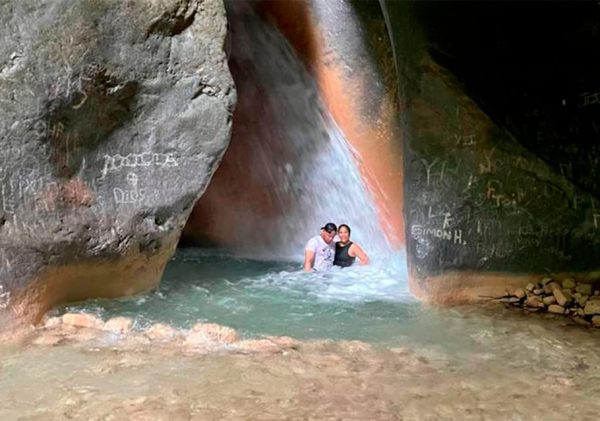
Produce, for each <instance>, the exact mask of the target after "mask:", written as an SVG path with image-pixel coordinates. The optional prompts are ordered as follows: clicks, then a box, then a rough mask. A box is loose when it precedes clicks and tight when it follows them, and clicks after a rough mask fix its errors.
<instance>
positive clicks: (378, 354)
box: [0, 308, 600, 420]
mask: <svg viewBox="0 0 600 421" xmlns="http://www.w3.org/2000/svg"><path fill="white" fill-rule="evenodd" d="M459 312H460V313H461V318H462V319H464V320H466V321H467V322H473V323H475V322H476V321H477V322H478V323H479V322H480V321H482V323H481V324H480V325H478V326H479V327H478V328H477V329H472V330H470V331H465V334H467V335H468V336H469V338H468V339H469V342H468V343H470V347H469V349H466V348H465V349H464V350H463V352H459V353H457V354H456V355H454V356H453V355H450V354H449V353H446V352H444V351H442V350H441V349H440V347H439V346H438V345H439V344H435V343H432V344H431V346H423V345H420V346H419V347H411V346H410V345H409V344H408V345H407V346H406V347H395V348H392V347H385V346H382V345H371V344H368V343H365V342H359V341H338V342H333V341H306V342H296V341H291V340H288V342H285V341H284V342H280V345H278V346H264V345H265V343H264V341H263V342H254V345H255V346H248V343H249V342H248V341H244V340H241V341H240V340H238V342H231V343H221V344H219V345H214V344H213V346H206V344H205V343H203V342H196V343H191V342H193V341H189V340H187V339H186V338H187V337H186V336H185V335H184V334H182V335H180V336H177V337H176V338H174V339H165V338H164V337H163V339H160V340H159V339H154V340H150V339H148V338H147V337H144V336H143V335H142V334H140V333H136V332H132V333H129V334H125V335H123V334H114V333H108V334H107V333H106V332H104V333H101V334H98V332H97V331H96V330H94V329H91V328H76V329H73V328H72V327H69V328H68V329H70V331H71V333H70V335H69V336H68V337H67V338H66V339H64V338H63V340H62V341H59V343H58V344H54V345H52V343H53V341H52V340H47V339H46V340H44V338H48V337H49V336H50V337H51V336H52V335H53V333H52V331H53V329H56V327H52V328H38V329H37V330H35V331H34V332H32V333H31V334H30V335H29V336H28V338H27V339H26V340H25V341H24V342H21V343H18V344H12V345H3V346H2V348H0V357H1V359H0V361H1V362H0V390H2V399H1V400H0V419H2V420H59V419H60V420H63V419H88V420H215V419H219V420H221V419H223V420H281V419H292V420H296V419H297V420H311V419H314V420H445V419H447V420H455V419H457V420H458V419H460V420H471V419H473V420H476V419H477V420H480V419H513V420H535V419H540V420H542V419H543V420H553V419H557V420H558V419H566V418H570V419H580V420H587V419H589V420H592V419H594V420H595V419H597V418H598V413H599V411H600V399H598V396H600V355H599V353H598V352H597V349H598V345H599V344H600V336H599V335H598V332H597V331H594V330H591V329H584V328H580V327H577V326H570V325H568V322H566V321H565V320H564V319H560V318H552V317H538V315H534V316H536V317H526V316H523V315H520V314H517V313H515V312H512V311H508V312H507V311H504V310H502V309H498V308H496V309H495V310H481V309H475V310H472V309H461V310H459ZM449 328H450V330H451V331H452V328H451V326H449ZM63 329H64V328H63ZM55 333H56V332H55ZM186 334H187V335H188V336H189V335H190V332H187V333H186ZM54 342H55V341H54ZM261 343H262V345H260V344H261ZM466 343H467V342H466ZM490 350H493V352H491V351H490Z"/></svg>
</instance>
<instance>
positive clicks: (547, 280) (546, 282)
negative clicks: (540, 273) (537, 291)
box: [540, 277, 553, 286]
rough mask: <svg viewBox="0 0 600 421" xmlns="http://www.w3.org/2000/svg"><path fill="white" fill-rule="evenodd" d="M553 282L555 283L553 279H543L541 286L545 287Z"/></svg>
mask: <svg viewBox="0 0 600 421" xmlns="http://www.w3.org/2000/svg"><path fill="white" fill-rule="evenodd" d="M552 281H553V279H552V278H549V277H546V278H543V279H542V280H541V281H540V283H541V284H542V286H543V285H546V284H548V283H550V282H552Z"/></svg>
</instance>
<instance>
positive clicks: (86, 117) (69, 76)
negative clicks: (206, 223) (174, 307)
mask: <svg viewBox="0 0 600 421" xmlns="http://www.w3.org/2000/svg"><path fill="white" fill-rule="evenodd" d="M0 21H1V25H0V40H1V41H0V328H2V327H3V326H6V325H7V324H8V323H9V322H10V318H9V317H8V316H9V314H10V315H16V316H17V317H23V316H27V317H29V318H31V319H36V318H38V317H41V315H42V314H43V313H44V312H45V311H46V310H47V309H48V308H49V307H51V306H52V305H54V304H57V303H59V302H61V301H64V300H69V299H82V298H86V297H89V296H108V297H111V296H119V295H124V294H131V293H134V292H138V291H140V290H144V289H148V288H150V287H152V286H154V285H155V284H156V283H157V282H158V280H159V278H160V275H161V273H162V270H163V268H164V264H165V262H166V260H167V259H168V258H169V257H170V255H171V253H172V251H173V248H174V247H175V245H176V242H177V240H178V237H179V234H180V231H181V229H182V226H183V224H184V223H185V221H186V219H187V216H188V214H189V212H190V211H191V209H192V206H193V204H194V202H195V201H196V199H197V198H198V197H199V196H200V195H201V194H202V193H203V191H204V190H205V188H206V186H207V183H208V181H209V179H210V177H211V176H212V174H213V172H214V170H215V169H216V166H217V164H218V162H219V161H220V159H221V156H222V154H223V152H224V150H225V148H226V147H227V144H228V141H229V136H230V128H231V114H232V109H233V106H234V102H235V90H234V86H233V82H232V79H231V77H230V73H229V70H228V68H227V64H226V58H225V53H224V51H223V42H224V38H225V33H226V18H225V11H224V7H223V4H222V2H221V1H218V0H205V1H196V0H168V1H161V2H155V1H150V0H134V1H129V2H120V1H103V2H97V1H92V0H77V1H37V0H36V1H33V0H24V1H6V2H2V4H0ZM121 263H122V266H120V267H118V270H117V269H116V267H117V266H118V265H119V264H121ZM111 267H115V269H114V273H110V268H111Z"/></svg>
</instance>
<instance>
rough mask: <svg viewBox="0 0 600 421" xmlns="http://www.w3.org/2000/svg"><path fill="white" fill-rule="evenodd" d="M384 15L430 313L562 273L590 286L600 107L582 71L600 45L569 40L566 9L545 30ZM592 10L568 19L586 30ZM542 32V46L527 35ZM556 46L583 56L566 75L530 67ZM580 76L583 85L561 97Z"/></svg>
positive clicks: (405, 13) (412, 239)
mask: <svg viewBox="0 0 600 421" xmlns="http://www.w3.org/2000/svg"><path fill="white" fill-rule="evenodd" d="M380 4H381V5H382V8H383V10H384V13H385V16H386V23H387V26H388V30H389V32H390V38H391V39H392V44H393V47H394V57H395V59H396V68H397V71H398V86H399V90H400V97H401V104H402V107H401V109H402V112H401V113H400V114H401V119H402V122H403V124H404V136H403V141H404V148H403V153H404V180H405V181H404V185H405V202H404V205H405V206H404V213H405V218H406V219H405V224H406V227H407V229H406V232H407V236H406V239H407V244H406V251H407V256H408V266H409V281H410V284H411V289H412V291H413V292H414V293H416V294H417V295H419V296H423V297H425V298H427V299H428V300H429V301H437V302H444V301H446V302H448V301H452V302H456V301H469V300H478V299H479V300H480V299H482V297H485V296H497V295H499V294H501V293H503V292H504V291H505V290H506V289H507V288H508V289H509V290H510V289H511V288H512V287H514V286H517V285H524V284H526V281H525V279H527V278H534V277H535V278H537V277H538V276H540V274H546V273H549V274H551V275H552V276H550V277H548V278H547V279H545V280H544V282H543V283H544V284H545V283H546V282H551V280H552V279H553V278H556V277H557V276H555V274H561V273H572V274H573V276H577V278H580V279H586V278H589V277H590V276H591V275H593V272H594V271H596V270H598V265H599V264H598V262H599V261H600V260H599V258H600V229H599V227H600V214H599V213H598V211H597V209H598V200H599V198H600V183H598V177H597V171H598V165H599V163H600V150H599V149H598V148H597V147H596V146H593V145H597V143H598V139H600V131H599V130H598V127H597V124H596V123H595V122H596V121H598V116H597V107H595V108H594V107H592V106H591V104H590V103H589V102H587V103H586V102H585V98H589V97H590V94H589V93H590V92H596V90H597V88H596V78H597V77H596V76H593V75H592V73H587V72H586V69H587V68H588V65H587V64H586V61H585V60H586V59H585V57H586V56H587V54H588V53H587V52H585V47H583V46H584V45H586V42H587V41H589V42H590V43H591V44H590V45H598V43H597V40H596V36H597V34H596V33H594V32H593V31H591V30H589V31H588V30H582V31H578V32H577V34H576V35H573V34H572V32H573V31H571V30H569V29H568V28H570V27H571V26H569V25H566V24H564V25H563V24H562V19H563V18H564V19H565V20H566V19H567V17H566V15H565V13H564V9H562V6H563V5H560V6H559V5H558V3H557V7H556V8H553V9H552V10H547V11H546V12H547V13H548V15H550V14H551V15H552V16H553V19H558V20H559V21H561V25H552V24H550V23H549V22H552V20H546V19H544V20H535V18H534V16H535V15H536V14H537V13H539V10H537V8H536V7H530V8H521V7H516V6H515V5H512V6H509V7H506V6H505V5H504V4H500V3H496V4H486V5H485V6H483V7H478V6H475V4H474V2H464V3H462V4H460V5H458V4H457V3H456V2H418V1H389V0H380ZM513 6H514V8H513ZM586 8H587V6H583V5H582V4H578V9H577V11H576V12H575V13H572V14H569V16H568V20H569V24H570V25H573V26H572V27H578V28H580V27H581V28H583V27H584V23H583V22H585V21H586V20H587V19H588V15H589V11H586V10H587V9H586ZM569 10H570V11H571V9H569ZM517 15H518V16H519V19H514V17H515V16H517ZM500 16H503V18H504V19H506V20H508V21H510V22H511V25H510V28H509V29H508V27H507V26H506V25H502V24H500V22H504V21H505V20H502V18H500ZM524 16H528V17H531V18H530V19H529V18H525V17H524ZM458 21H460V22H461V25H460V26H457V24H456V22H458ZM533 21H535V22H536V23H535V28H536V29H535V32H536V33H537V34H539V35H540V37H537V38H535V40H534V39H532V38H531V37H528V36H527V35H526V34H529V33H531V30H532V27H531V25H530V23H531V22H533ZM522 23H526V24H522ZM513 24H514V25H513ZM558 26H560V28H559V29H557V27H558ZM475 33H476V34H478V36H476V37H473V36H471V35H472V34H475ZM517 34H519V35H517ZM541 34H543V36H542V35H541ZM571 35H572V36H573V38H569V36H571ZM551 36H552V37H553V36H556V37H557V39H558V40H561V41H562V40H563V39H566V38H569V39H570V40H571V42H572V43H566V42H565V43H564V44H562V43H561V42H558V41H557V42H553V41H551V40H550V37H551ZM536 42H537V43H538V45H532V44H535V43H536ZM558 44H560V45H561V49H560V52H561V54H562V57H573V59H572V60H571V59H569V60H564V71H563V72H562V73H559V72H556V71H554V70H555V69H553V71H550V70H549V69H548V66H547V64H546V63H544V62H543V60H538V59H537V58H536V57H533V56H532V55H531V51H539V49H542V50H543V49H545V48H547V49H548V51H552V54H555V51H556V48H557V45H558ZM567 45H568V46H569V47H568V48H565V46H567ZM579 48H581V50H578V52H574V51H575V50H576V49H579ZM555 56H556V57H560V56H561V55H555ZM561 66H562V64H561ZM571 72H572V73H573V74H577V75H582V74H584V73H585V77H584V76H582V77H581V78H580V82H579V85H577V86H578V88H575V87H574V86H573V87H571V88H570V89H566V90H564V91H560V94H558V92H559V89H558V88H557V86H567V85H569V83H568V81H569V80H570V76H568V75H569V74H571ZM542 80H543V81H544V82H541V81H542ZM492 81H493V82H492ZM516 81H518V82H516ZM516 84H518V88H517V87H516ZM542 85H543V86H544V89H543V90H539V89H538V87H539V86H542ZM569 86H571V85H569ZM584 87H585V88H584ZM549 92H554V94H551V95H555V99H554V100H550V99H549V97H547V96H546V95H547V94H548V93H549ZM517 104H518V106H517ZM572 133H577V135H576V136H574V135H572ZM559 302H560V301H559Z"/></svg>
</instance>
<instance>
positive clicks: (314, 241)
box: [304, 222, 369, 272]
mask: <svg viewBox="0 0 600 421" xmlns="http://www.w3.org/2000/svg"><path fill="white" fill-rule="evenodd" d="M336 234H337V236H338V237H339V240H340V241H338V242H335V243H334V241H333V239H334V238H335V236H336ZM357 257H358V260H359V261H360V264H361V265H366V264H368V263H369V256H367V254H366V253H365V252H364V251H363V249H361V248H360V247H359V245H358V244H356V243H353V242H352V241H350V227H349V226H348V225H346V224H341V225H340V227H339V230H338V227H337V226H336V225H335V224H334V223H333V222H328V223H327V224H325V225H324V226H323V227H322V228H321V234H320V235H316V236H314V237H313V238H311V239H310V240H308V243H306V247H304V270H305V271H306V272H310V271H313V270H315V271H319V272H321V271H327V270H329V269H331V268H332V267H333V266H334V265H335V266H341V267H348V266H351V265H352V264H353V263H354V261H355V260H356V258H357Z"/></svg>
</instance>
